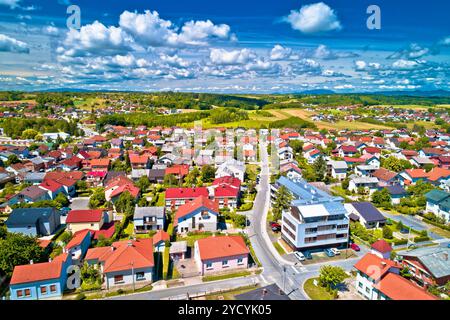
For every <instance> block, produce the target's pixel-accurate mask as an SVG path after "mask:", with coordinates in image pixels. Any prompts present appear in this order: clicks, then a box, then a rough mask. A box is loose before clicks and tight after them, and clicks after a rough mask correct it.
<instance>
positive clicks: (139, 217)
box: [133, 207, 166, 233]
mask: <svg viewBox="0 0 450 320" xmlns="http://www.w3.org/2000/svg"><path fill="white" fill-rule="evenodd" d="M165 217H166V208H165V207H136V208H135V209H134V215H133V224H134V231H135V232H136V233H147V232H149V231H152V230H163V229H164V223H165V219H166V218H165Z"/></svg>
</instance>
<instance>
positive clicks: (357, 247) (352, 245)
mask: <svg viewBox="0 0 450 320" xmlns="http://www.w3.org/2000/svg"><path fill="white" fill-rule="evenodd" d="M350 248H352V249H353V250H355V251H359V250H361V248H360V247H359V246H358V245H357V244H356V243H352V244H351V245H350Z"/></svg>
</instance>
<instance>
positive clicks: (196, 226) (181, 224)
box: [173, 196, 219, 233]
mask: <svg viewBox="0 0 450 320" xmlns="http://www.w3.org/2000/svg"><path fill="white" fill-rule="evenodd" d="M218 216H219V204H218V203H217V202H216V201H213V200H210V199H208V197H205V196H200V197H197V198H195V199H194V200H193V201H190V202H188V203H186V204H184V205H182V206H180V207H179V208H178V210H177V212H176V213H175V218H174V223H173V226H174V228H175V229H176V231H177V232H178V233H187V232H191V231H212V232H214V231H217V217H218Z"/></svg>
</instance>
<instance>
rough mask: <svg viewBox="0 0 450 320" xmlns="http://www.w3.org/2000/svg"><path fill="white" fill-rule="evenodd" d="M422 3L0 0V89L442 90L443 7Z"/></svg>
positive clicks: (439, 1) (449, 35)
mask: <svg viewBox="0 0 450 320" xmlns="http://www.w3.org/2000/svg"><path fill="white" fill-rule="evenodd" d="M426 3H427V5H425V4H424V2H423V1H406V0H389V1H387V0H378V1H373V0H371V1H366V0H354V1H348V0H326V1H323V2H321V1H317V0H316V1H292V0H278V1H272V0H271V1H268V0H265V1H254V0H240V1H237V0H228V1H220V2H219V1H211V0H208V1H206V0H190V1H185V0H164V1H163V0H152V1H149V0H146V1H138V0H128V1H119V0H111V1H92V0H90V1H84V0H80V1H70V0H49V1H31V0H0V89H3V90H6V89H8V90H10V89H17V90H47V89H52V88H77V89H79V88H83V89H91V90H103V89H104V90H139V91H159V90H179V91H201V92H233V93H246V92H248V93H270V92H299V91H305V90H317V89H327V90H333V91H336V92H376V91H394V90H395V91H397V90H404V91H413V90H437V89H442V90H450V85H449V82H450V81H449V80H450V23H449V22H448V12H450V2H449V1H445V0H429V1H427V2H426ZM70 4H76V5H78V6H79V7H80V9H81V29H78V30H77V29H72V30H69V29H68V28H67V26H66V20H67V18H68V16H69V15H68V14H66V9H67V7H68V5H70ZM371 4H377V5H378V6H379V7H380V9H381V29H380V30H369V29H368V28H367V26H366V20H367V18H368V16H369V14H367V13H366V9H367V7H368V6H369V5H371Z"/></svg>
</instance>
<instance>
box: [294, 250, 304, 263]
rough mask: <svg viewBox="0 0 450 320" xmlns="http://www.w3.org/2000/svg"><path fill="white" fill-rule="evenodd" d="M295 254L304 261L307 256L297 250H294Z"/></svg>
mask: <svg viewBox="0 0 450 320" xmlns="http://www.w3.org/2000/svg"><path fill="white" fill-rule="evenodd" d="M294 256H295V257H296V258H297V259H298V260H299V261H304V260H305V259H306V258H305V256H304V255H303V253H301V252H300V251H295V252H294Z"/></svg>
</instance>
